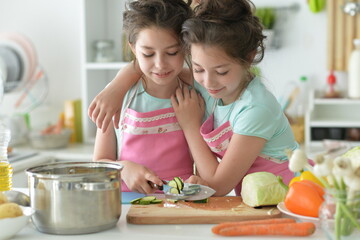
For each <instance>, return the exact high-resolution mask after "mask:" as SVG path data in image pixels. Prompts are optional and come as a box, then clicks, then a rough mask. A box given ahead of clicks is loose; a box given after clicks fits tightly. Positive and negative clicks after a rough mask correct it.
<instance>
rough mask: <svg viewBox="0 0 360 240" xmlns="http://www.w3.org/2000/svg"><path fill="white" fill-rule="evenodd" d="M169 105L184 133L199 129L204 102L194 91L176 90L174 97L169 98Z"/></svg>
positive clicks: (203, 111)
mask: <svg viewBox="0 0 360 240" xmlns="http://www.w3.org/2000/svg"><path fill="white" fill-rule="evenodd" d="M171 103H172V106H173V108H174V111H175V114H176V118H177V120H178V121H179V124H180V126H181V128H182V129H183V130H184V131H185V130H188V129H192V130H195V128H196V129H199V128H200V126H201V123H202V119H203V116H204V113H205V102H204V99H203V98H202V97H201V95H200V94H198V93H197V92H196V91H195V89H191V90H188V89H187V88H186V89H180V88H178V89H177V90H176V92H175V95H173V96H172V97H171Z"/></svg>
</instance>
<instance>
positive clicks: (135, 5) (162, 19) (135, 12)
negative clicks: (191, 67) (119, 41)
mask: <svg viewBox="0 0 360 240" xmlns="http://www.w3.org/2000/svg"><path fill="white" fill-rule="evenodd" d="M191 2H192V0H140V1H139V0H138V1H131V2H128V3H127V6H126V11H125V12H124V14H123V29H124V31H125V33H126V34H127V38H128V42H129V43H130V44H135V43H136V40H137V37H138V35H139V32H140V31H141V30H143V29H144V28H149V27H152V26H156V27H160V28H164V29H168V30H171V31H172V32H173V33H174V34H176V36H178V37H179V41H180V40H181V39H180V34H181V27H182V24H183V23H184V21H185V20H186V19H188V18H190V17H191V16H192V9H191V8H190V5H191Z"/></svg>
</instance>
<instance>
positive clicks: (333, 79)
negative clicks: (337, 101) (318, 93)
mask: <svg viewBox="0 0 360 240" xmlns="http://www.w3.org/2000/svg"><path fill="white" fill-rule="evenodd" d="M327 82H328V84H331V85H332V84H335V83H336V77H335V75H334V72H333V71H331V72H330V74H329V76H328V78H327Z"/></svg>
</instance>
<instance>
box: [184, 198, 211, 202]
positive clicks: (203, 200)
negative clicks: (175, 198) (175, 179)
mask: <svg viewBox="0 0 360 240" xmlns="http://www.w3.org/2000/svg"><path fill="white" fill-rule="evenodd" d="M185 202H193V203H207V202H209V199H208V198H205V199H201V200H194V201H190V200H185Z"/></svg>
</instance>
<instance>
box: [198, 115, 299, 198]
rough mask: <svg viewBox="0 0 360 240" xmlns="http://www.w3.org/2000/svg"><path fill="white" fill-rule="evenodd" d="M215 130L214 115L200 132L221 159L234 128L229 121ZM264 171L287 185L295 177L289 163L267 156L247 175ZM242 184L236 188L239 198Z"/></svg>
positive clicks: (260, 157) (254, 165) (259, 159)
mask: <svg viewBox="0 0 360 240" xmlns="http://www.w3.org/2000/svg"><path fill="white" fill-rule="evenodd" d="M213 128H214V114H212V115H211V116H210V117H209V118H208V119H207V120H206V121H205V122H204V123H203V125H202V126H201V128H200V132H201V135H202V136H203V138H204V140H205V141H206V143H207V144H208V146H209V147H210V149H211V151H212V152H213V153H214V154H215V155H216V156H217V157H219V158H220V159H221V158H222V157H223V156H224V155H225V152H226V149H227V147H228V145H229V143H230V139H231V137H232V135H233V131H232V127H231V125H230V122H229V121H227V122H226V123H224V124H222V125H221V126H220V127H218V128H216V129H213ZM262 171H266V172H271V173H273V174H275V175H280V176H282V178H283V181H284V183H285V184H288V183H289V182H290V180H291V179H292V178H293V177H294V174H293V173H292V172H291V171H290V170H289V168H288V161H280V160H278V159H275V158H271V157H268V156H265V155H260V156H258V157H257V158H256V159H255V161H254V163H253V165H252V166H251V167H250V169H249V170H248V171H247V173H246V174H249V173H253V172H262ZM241 183H242V181H240V182H239V183H238V185H237V186H236V187H235V193H236V195H237V196H239V195H240V192H241Z"/></svg>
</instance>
